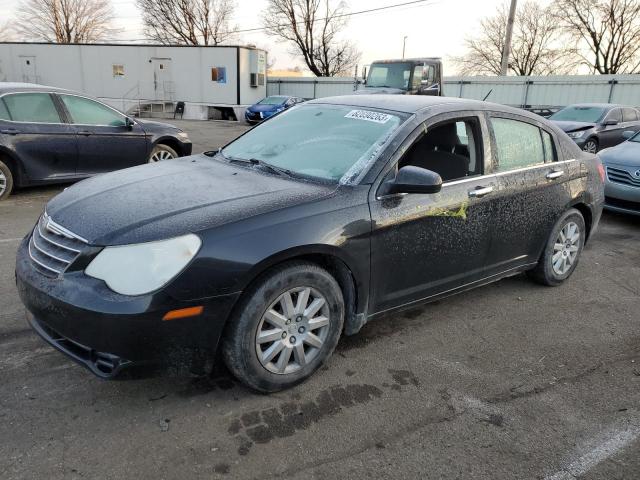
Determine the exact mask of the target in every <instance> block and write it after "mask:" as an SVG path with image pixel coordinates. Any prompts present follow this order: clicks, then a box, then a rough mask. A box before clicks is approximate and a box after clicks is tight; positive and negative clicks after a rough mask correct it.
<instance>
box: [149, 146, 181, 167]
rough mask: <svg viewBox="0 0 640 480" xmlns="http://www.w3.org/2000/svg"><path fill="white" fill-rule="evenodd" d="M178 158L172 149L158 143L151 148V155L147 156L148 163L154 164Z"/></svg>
mask: <svg viewBox="0 0 640 480" xmlns="http://www.w3.org/2000/svg"><path fill="white" fill-rule="evenodd" d="M178 157H179V155H178V154H177V152H176V151H175V150H174V149H173V148H171V147H169V146H167V145H165V144H163V143H159V144H157V145H156V146H155V147H153V150H151V154H150V155H149V163H156V162H161V161H164V160H173V159H174V158H178Z"/></svg>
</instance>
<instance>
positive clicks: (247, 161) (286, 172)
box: [227, 157, 297, 178]
mask: <svg viewBox="0 0 640 480" xmlns="http://www.w3.org/2000/svg"><path fill="white" fill-rule="evenodd" d="M227 158H228V159H229V162H232V163H243V164H245V165H258V166H260V167H262V168H263V169H264V170H268V171H269V172H271V173H275V174H276V175H280V176H284V177H289V178H293V177H296V176H297V175H296V174H295V173H293V172H292V171H291V170H287V169H286V168H282V167H277V166H275V165H271V164H270V163H268V162H265V161H264V160H260V159H259V158H249V159H246V158H237V157H227Z"/></svg>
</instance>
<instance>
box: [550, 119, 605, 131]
mask: <svg viewBox="0 0 640 480" xmlns="http://www.w3.org/2000/svg"><path fill="white" fill-rule="evenodd" d="M553 123H555V124H556V125H557V126H559V127H560V128H561V129H562V130H563V131H565V132H567V133H569V132H579V131H580V130H589V129H590V128H595V126H596V124H595V123H587V122H567V121H560V120H553Z"/></svg>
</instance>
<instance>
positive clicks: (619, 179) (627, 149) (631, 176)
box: [599, 131, 640, 215]
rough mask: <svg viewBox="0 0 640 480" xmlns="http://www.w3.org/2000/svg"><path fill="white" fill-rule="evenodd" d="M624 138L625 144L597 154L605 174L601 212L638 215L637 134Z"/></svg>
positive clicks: (639, 147) (639, 169)
mask: <svg viewBox="0 0 640 480" xmlns="http://www.w3.org/2000/svg"><path fill="white" fill-rule="evenodd" d="M624 136H625V137H626V138H627V139H628V140H627V141H626V142H623V143H621V144H620V145H617V146H615V147H612V148H605V149H604V150H602V151H600V153H599V156H600V158H601V160H602V163H603V164H604V166H605V168H606V171H607V175H606V177H607V178H606V182H605V204H604V208H606V209H608V210H614V211H616V212H622V213H630V214H633V215H640V133H635V132H631V131H627V132H624Z"/></svg>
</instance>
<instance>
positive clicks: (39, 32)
mask: <svg viewBox="0 0 640 480" xmlns="http://www.w3.org/2000/svg"><path fill="white" fill-rule="evenodd" d="M113 18H114V15H113V8H112V6H111V2H110V0H23V2H22V4H20V6H19V7H18V11H17V15H16V22H15V26H14V29H15V32H16V34H17V35H18V36H20V37H21V38H23V39H26V40H43V41H46V42H57V43H90V42H95V41H98V40H103V39H104V38H106V37H108V36H110V35H112V34H113V33H114V32H115V30H114V29H112V28H111V23H112V21H113Z"/></svg>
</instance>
